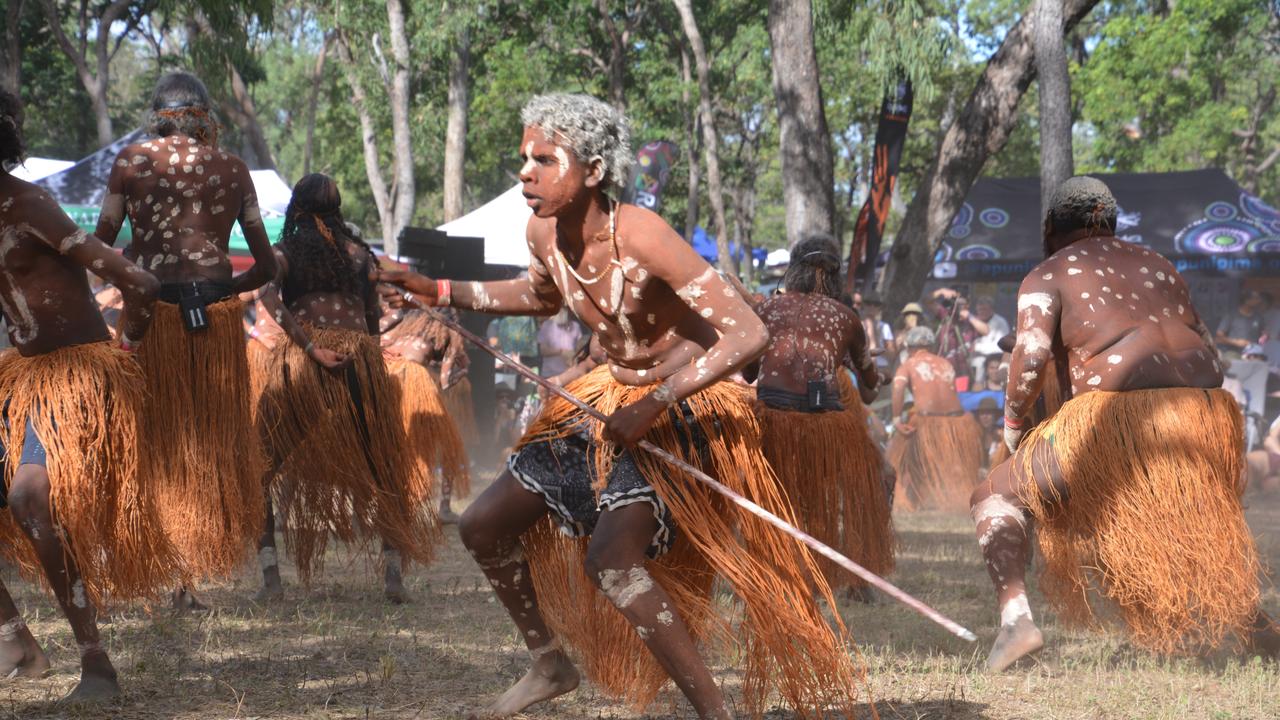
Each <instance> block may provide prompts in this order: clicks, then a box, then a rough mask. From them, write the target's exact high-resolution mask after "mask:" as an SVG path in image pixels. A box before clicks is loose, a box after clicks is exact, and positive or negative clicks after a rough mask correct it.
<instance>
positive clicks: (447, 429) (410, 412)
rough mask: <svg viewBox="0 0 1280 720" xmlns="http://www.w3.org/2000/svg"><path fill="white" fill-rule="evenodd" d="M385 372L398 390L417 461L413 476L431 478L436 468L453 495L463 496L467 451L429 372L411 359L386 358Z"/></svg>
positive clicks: (468, 476) (467, 474) (467, 481)
mask: <svg viewBox="0 0 1280 720" xmlns="http://www.w3.org/2000/svg"><path fill="white" fill-rule="evenodd" d="M387 372H389V373H391V379H392V380H393V381H394V382H395V383H396V387H397V388H398V389H399V391H400V417H401V419H402V420H403V422H404V428H405V434H406V435H407V436H408V438H409V450H410V452H411V453H412V454H413V457H414V461H415V462H416V463H417V465H418V468H417V470H416V471H415V473H414V476H415V477H419V478H426V479H428V480H434V479H435V477H436V473H437V472H439V473H440V474H441V476H442V477H443V478H444V479H445V480H446V481H447V482H449V484H450V485H451V486H452V488H453V496H454V497H466V496H467V495H469V494H470V493H471V472H470V470H469V469H468V467H467V451H466V448H464V447H463V445H462V436H461V435H459V434H458V428H457V426H456V425H454V424H453V419H452V418H450V417H449V413H448V412H447V411H446V410H445V407H444V401H443V399H442V398H441V393H440V388H439V387H438V386H437V385H436V381H435V380H432V379H431V373H430V372H428V371H427V369H426V368H425V367H423V366H422V365H419V364H418V363H416V362H412V361H410V360H388V361H387ZM424 490H425V493H424V492H421V491H419V492H418V493H417V494H419V495H424V494H425V495H426V496H430V495H431V493H432V491H433V490H434V488H431V487H428V488H425V489H424Z"/></svg>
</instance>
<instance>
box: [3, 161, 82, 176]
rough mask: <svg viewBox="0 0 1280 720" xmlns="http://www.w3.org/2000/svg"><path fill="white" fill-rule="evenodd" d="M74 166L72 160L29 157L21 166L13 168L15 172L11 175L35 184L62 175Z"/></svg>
mask: <svg viewBox="0 0 1280 720" xmlns="http://www.w3.org/2000/svg"><path fill="white" fill-rule="evenodd" d="M72 165H75V162H74V161H72V160H53V159H50V158H41V157H29V158H27V159H26V160H25V161H24V162H23V163H22V164H21V165H18V166H17V167H15V168H13V171H12V172H10V173H9V174H10V175H13V176H14V177H16V178H18V179H19V180H26V181H27V182H35V181H37V180H39V179H40V178H46V177H49V176H50V175H53V174H54V173H60V172H62V171H63V170H66V169H67V168H69V167H71V166H72Z"/></svg>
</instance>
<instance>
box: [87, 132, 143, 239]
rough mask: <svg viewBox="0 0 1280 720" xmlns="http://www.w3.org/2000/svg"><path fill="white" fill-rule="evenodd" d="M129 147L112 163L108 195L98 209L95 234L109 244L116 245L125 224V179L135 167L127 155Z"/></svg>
mask: <svg viewBox="0 0 1280 720" xmlns="http://www.w3.org/2000/svg"><path fill="white" fill-rule="evenodd" d="M128 152H129V148H125V149H124V150H121V151H120V154H119V155H118V156H116V161H115V162H114V163H112V164H111V175H109V176H108V177H107V196H106V197H105V198H103V199H102V209H101V210H100V211H98V225H97V227H96V228H94V231H93V234H94V235H95V236H96V237H97V238H98V239H99V240H101V241H102V242H103V243H106V244H107V245H115V244H116V238H118V237H119V236H120V228H121V227H123V226H124V215H125V212H124V210H125V207H124V181H125V177H126V176H127V175H128V173H129V172H130V169H131V168H132V167H133V166H132V165H130V164H129V160H128V158H126V157H125V155H126V153H128Z"/></svg>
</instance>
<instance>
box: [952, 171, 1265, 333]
mask: <svg viewBox="0 0 1280 720" xmlns="http://www.w3.org/2000/svg"><path fill="white" fill-rule="evenodd" d="M1094 176H1095V177H1097V178H1098V179H1100V180H1102V181H1103V182H1105V183H1107V185H1108V186H1109V187H1110V188H1111V191H1112V192H1113V193H1114V194H1115V196H1116V201H1117V202H1118V203H1119V205H1120V216H1119V227H1118V228H1117V230H1116V235H1117V236H1119V237H1120V238H1121V239H1123V240H1126V241H1128V242H1134V243H1141V244H1143V245H1145V246H1147V247H1149V248H1151V249H1152V250H1155V251H1156V252H1159V253H1160V254H1161V255H1164V256H1165V257H1167V258H1169V259H1170V260H1171V261H1173V263H1174V265H1175V266H1176V267H1177V268H1178V270H1179V272H1181V273H1183V275H1184V276H1186V278H1187V280H1188V282H1189V283H1190V284H1191V286H1192V294H1193V297H1194V298H1195V301H1196V305H1197V306H1198V307H1199V308H1200V310H1201V312H1202V314H1204V315H1205V316H1206V318H1207V319H1209V320H1211V321H1212V320H1214V319H1216V318H1217V317H1218V316H1219V315H1221V314H1222V313H1224V312H1226V310H1228V309H1229V308H1230V306H1231V304H1232V303H1234V302H1235V298H1236V294H1237V293H1238V291H1239V288H1240V287H1242V286H1243V284H1244V281H1246V280H1247V281H1248V282H1249V284H1250V285H1264V286H1274V287H1280V212H1278V211H1276V210H1275V209H1274V208H1272V207H1270V206H1268V205H1267V204H1266V203H1264V202H1262V200H1260V199H1259V198H1257V197H1255V196H1253V195H1250V194H1249V193H1247V192H1245V191H1244V189H1242V188H1241V187H1240V186H1239V185H1237V184H1236V183H1235V181H1234V180H1232V179H1231V178H1230V177H1228V176H1227V175H1226V173H1224V172H1222V171H1221V170H1217V169H1207V170H1192V171H1188V172H1170V173H1129V174H1119V173H1118V174H1095V175H1094ZM1041 221H1042V218H1041V215H1040V180H1039V178H983V179H980V180H978V181H977V182H976V183H974V186H973V188H972V189H971V190H970V191H969V195H968V196H967V197H966V198H965V203H964V206H963V207H962V208H961V210H960V212H959V213H957V214H956V217H955V219H954V221H953V222H952V225H951V229H950V230H949V232H948V233H947V237H946V239H945V240H944V242H943V244H942V247H941V248H940V249H939V250H938V254H937V256H936V259H935V264H934V268H933V273H932V276H931V281H930V283H929V286H930V287H931V288H932V287H937V286H940V285H946V284H959V285H979V286H982V285H985V286H987V292H989V293H990V294H992V295H995V296H996V297H997V299H998V300H1002V301H1003V302H999V303H998V304H999V305H1001V306H1004V305H1005V304H1007V303H1008V302H1009V301H1010V300H1011V298H1012V296H1013V295H1014V294H1015V293H1016V284H1017V283H1019V282H1021V281H1022V278H1023V276H1025V275H1026V274H1027V272H1029V271H1030V270H1031V268H1033V267H1035V265H1036V264H1037V263H1038V262H1040V260H1041V259H1043V250H1042V247H1041V236H1042V232H1041ZM1278 299H1280V296H1278ZM1009 309H1010V310H1011V309H1012V308H1009ZM1001 311H1002V312H1004V308H1003V307H1002V308H1001Z"/></svg>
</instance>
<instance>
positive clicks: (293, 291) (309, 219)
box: [278, 173, 373, 303]
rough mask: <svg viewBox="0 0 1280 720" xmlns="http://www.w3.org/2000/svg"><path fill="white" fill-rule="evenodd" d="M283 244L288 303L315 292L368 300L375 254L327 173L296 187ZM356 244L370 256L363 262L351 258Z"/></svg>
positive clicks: (281, 236) (316, 174)
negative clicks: (345, 212) (346, 215)
mask: <svg viewBox="0 0 1280 720" xmlns="http://www.w3.org/2000/svg"><path fill="white" fill-rule="evenodd" d="M278 245H279V247H280V250H281V252H283V253H284V256H285V259H286V260H288V262H289V272H288V275H287V276H286V277H285V280H284V285H283V287H282V288H281V291H282V294H283V295H284V301H285V302H286V303H291V302H293V301H294V300H296V299H298V298H300V297H303V296H304V295H308V294H310V293H314V292H339V293H347V294H351V295H356V296H359V297H361V298H363V297H364V296H365V294H366V292H367V291H368V289H369V282H370V281H369V270H370V266H371V264H372V262H373V250H372V249H371V248H370V247H369V246H368V245H367V244H366V243H365V242H364V240H362V239H361V238H359V237H358V236H355V235H354V234H353V233H352V232H351V231H350V230H349V229H348V228H347V224H346V221H345V220H344V219H343V217H342V194H341V193H339V192H338V184H337V183H336V182H334V180H333V178H331V177H329V176H328V175H325V174H323V173H311V174H310V175H307V176H306V177H304V178H302V179H301V180H299V181H298V184H297V185H294V186H293V198H292V199H290V200H289V208H288V209H287V210H286V211H285V220H284V229H283V230H281V232H280V241H279V243H278ZM351 245H358V246H360V247H362V248H364V249H365V250H366V251H367V252H368V255H367V256H366V257H367V259H366V260H365V262H364V263H362V264H360V265H357V264H356V263H355V262H354V261H353V260H352V257H351V252H350V246H351Z"/></svg>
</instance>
